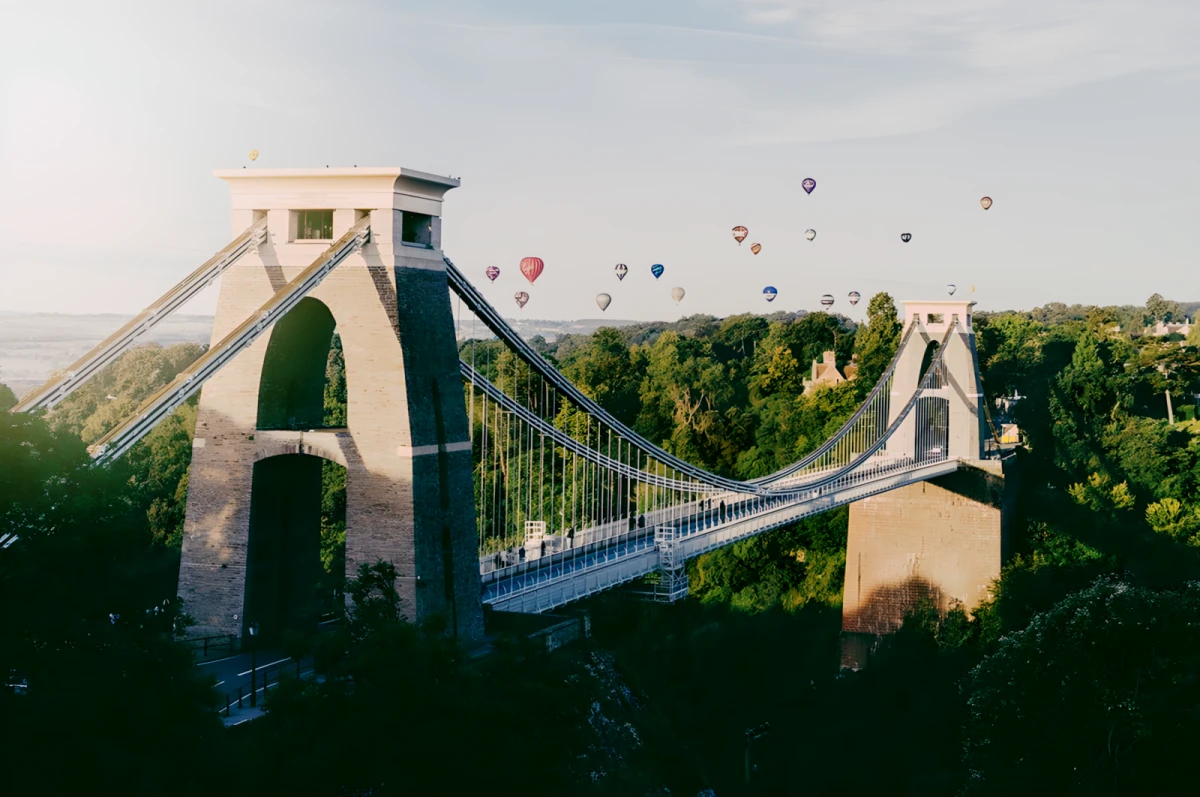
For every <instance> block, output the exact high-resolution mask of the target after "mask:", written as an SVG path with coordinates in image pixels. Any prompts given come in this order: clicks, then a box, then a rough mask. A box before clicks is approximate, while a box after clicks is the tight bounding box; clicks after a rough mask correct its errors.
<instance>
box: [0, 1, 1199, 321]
mask: <svg viewBox="0 0 1200 797" xmlns="http://www.w3.org/2000/svg"><path fill="white" fill-rule="evenodd" d="M0 4H2V5H3V6H4V19H5V27H6V28H7V29H9V30H19V31H21V35H20V36H19V37H8V38H6V41H5V46H4V47H3V48H0V240H2V246H0V311H38V312H42V311H45V312H51V311H62V312H72V313H99V312H117V313H126V314H132V313H134V312H136V311H138V310H140V309H141V308H142V307H143V306H145V305H146V304H148V303H149V302H151V301H152V300H153V299H154V298H155V297H157V296H158V295H159V294H161V293H162V292H163V291H165V290H166V289H167V288H169V287H170V286H171V285H173V284H174V283H175V282H176V281H178V280H179V279H181V278H182V277H183V276H185V275H186V274H187V273H188V272H190V271H191V270H192V269H193V268H195V267H196V266H197V265H198V264H199V263H201V262H203V261H204V260H205V259H207V258H208V257H210V256H211V255H212V254H213V253H214V252H215V251H217V250H218V249H220V248H221V247H222V246H223V245H224V244H225V243H227V241H228V238H229V231H230V224H229V216H228V213H229V198H228V193H227V189H226V186H225V184H224V183H223V182H222V181H220V180H218V179H216V178H215V177H213V175H212V172H213V170H215V169H223V168H237V167H240V166H250V167H251V168H285V167H321V166H325V165H342V166H348V165H359V166H368V165H371V166H405V167H410V168H415V169H419V170H423V171H428V172H434V173H438V174H450V175H454V176H461V178H462V186H461V187H460V188H457V189H454V190H453V191H451V192H450V193H449V194H448V195H447V197H446V202H445V205H444V207H443V214H444V215H443V249H444V251H445V252H446V253H447V254H448V255H449V256H450V257H451V258H452V259H453V260H454V261H455V262H456V263H457V264H458V265H459V267H460V268H462V269H463V270H464V271H466V273H467V274H468V275H469V276H471V277H472V278H474V279H475V280H476V282H477V284H484V287H485V290H486V294H487V295H488V297H489V298H490V299H492V300H493V302H494V303H496V304H498V305H499V306H500V307H501V309H502V310H504V312H505V313H506V314H509V315H517V314H518V313H519V314H522V315H524V316H527V317H530V318H547V319H573V318H596V317H598V316H600V315H601V313H600V312H599V310H598V309H597V307H596V305H595V297H596V294H597V293H599V292H602V291H603V292H608V293H610V294H612V296H613V301H612V305H611V306H610V307H609V308H608V311H607V316H611V317H614V318H633V319H646V320H650V319H662V318H677V317H679V316H680V315H682V314H686V313H695V312H705V313H712V314H715V315H728V314H731V313H737V312H748V311H753V312H766V311H767V310H768V309H769V310H772V311H774V310H792V309H800V308H806V309H818V308H819V301H820V298H821V296H822V294H825V293H830V294H833V295H834V296H835V297H836V298H837V304H836V305H835V306H834V310H840V311H843V312H846V313H847V314H848V315H850V316H851V317H861V316H862V314H863V311H864V310H865V307H866V301H865V300H864V301H863V302H862V303H861V304H860V305H859V306H858V307H856V308H850V307H849V306H848V304H847V302H846V300H845V297H846V295H847V293H848V292H849V291H851V290H857V291H859V292H861V293H862V294H863V295H864V297H869V296H870V295H873V294H874V293H876V292H877V291H881V290H885V291H888V292H889V293H891V294H892V295H893V296H894V297H895V298H897V299H928V298H941V297H943V296H945V290H946V288H945V286H946V284H947V283H954V284H957V286H958V291H959V294H958V295H959V296H963V295H969V297H970V298H972V299H974V300H976V301H977V302H978V303H979V307H980V308H982V309H1005V308H1019V309H1028V308H1032V307H1034V306H1036V305H1041V304H1045V303H1047V302H1050V301H1063V302H1067V303H1072V302H1080V303H1090V304H1140V303H1142V302H1144V300H1145V299H1146V297H1148V296H1149V295H1150V294H1151V293H1155V292H1158V293H1161V294H1163V295H1165V296H1167V297H1168V298H1174V299H1177V300H1184V301H1190V300H1200V258H1198V257H1197V252H1198V250H1200V235H1197V232H1196V231H1197V230H1200V223H1198V222H1197V216H1198V212H1197V211H1200V203H1198V202H1197V200H1196V198H1195V195H1194V194H1193V187H1194V186H1196V185H1197V184H1198V183H1200V157H1198V156H1197V152H1196V142H1197V141H1198V138H1197V130H1198V128H1200V46H1197V45H1196V42H1197V41H1200V2H1196V0H1139V2H1136V3H1134V2H1129V0H692V1H691V2H684V1H682V0H679V1H676V0H655V2H652V3H651V2H646V0H609V1H608V2H603V3H600V2H594V3H585V2H569V3H568V2H561V0H521V1H519V2H518V1H515V0H514V1H513V2H500V1H499V0H488V2H484V0H438V2H426V3H410V2H396V0H387V1H386V2H385V1H384V0H373V1H363V0H358V1H356V0H339V2H336V3H330V2H320V3H316V2H308V0H287V1H286V2H271V1H265V0H264V1H262V2H258V1H257V0H242V1H241V2H225V1H224V0H206V2H204V3H187V4H183V3H162V2H121V0H116V1H115V2H106V3H95V2H90V0H89V2H79V1H78V0H70V1H69V2H59V3H45V2H40V0H39V1H37V2H26V0H0ZM252 148H253V149H257V150H258V151H259V153H260V155H259V158H258V160H257V161H256V162H254V163H253V164H251V162H250V161H249V159H248V155H247V153H248V152H249V151H250V150H251V149H252ZM805 177H812V178H814V179H815V180H816V181H817V188H816V190H815V191H814V192H813V193H812V194H811V195H807V194H805V193H804V191H803V190H802V189H801V187H800V183H801V180H803V178H805ZM984 195H988V196H990V197H992V199H993V200H994V202H995V204H994V205H993V207H992V208H991V209H990V210H988V211H986V212H985V211H984V210H983V209H982V208H981V207H980V205H979V199H980V197H982V196H984ZM739 224H740V225H745V226H746V227H748V228H749V230H750V235H749V238H748V240H747V241H746V242H745V244H744V245H742V246H740V247H739V246H738V245H737V244H736V242H735V241H734V240H733V237H732V235H731V232H730V230H731V228H732V227H733V226H735V225H739ZM809 228H812V229H815V230H816V232H817V236H816V239H815V240H814V241H812V242H811V243H810V242H808V241H807V240H805V236H804V232H805V230H806V229H809ZM904 232H908V233H911V235H912V240H911V241H910V242H909V243H907V244H905V243H902V242H901V240H900V234H901V233H904ZM753 242H758V243H761V244H762V251H761V253H760V254H759V255H757V256H754V255H752V254H751V253H750V251H749V245H750V244H751V243H753ZM528 255H536V256H539V257H541V258H543V260H544V261H545V263H546V270H545V272H544V274H543V275H542V277H541V278H540V279H539V280H538V282H537V284H536V285H534V286H532V287H531V286H528V285H527V284H526V283H525V282H524V280H523V279H521V278H520V276H519V273H518V270H517V266H518V263H519V261H520V259H521V258H522V257H525V256H528ZM616 263H626V264H628V266H629V269H630V274H629V276H628V277H627V278H626V279H625V280H624V281H623V282H618V281H617V279H616V278H615V276H614V275H613V266H614V265H615V264H616ZM653 263H661V264H663V266H664V267H665V273H664V274H663V276H662V278H661V279H659V280H655V279H654V278H653V276H652V275H651V274H650V271H649V267H650V265H651V264H653ZM489 265H496V266H499V267H500V269H501V271H502V276H501V278H500V279H499V280H497V282H496V283H495V284H494V285H491V284H486V283H487V281H486V278H485V277H484V275H483V272H484V269H485V268H486V267H487V266H489ZM766 285H773V286H775V287H776V288H777V289H778V291H779V296H778V299H777V300H776V301H775V302H774V303H773V304H772V305H769V306H768V305H767V304H766V303H765V302H764V301H763V298H762V288H763V287H764V286H766ZM676 286H679V287H683V288H685V290H686V291H687V295H686V297H685V299H684V301H683V302H682V303H681V304H680V305H679V306H676V305H675V303H674V302H673V301H672V300H671V298H670V292H671V289H672V288H673V287H676ZM971 286H974V288H975V292H974V293H971V292H970V288H971ZM516 290H527V291H528V292H529V293H530V294H531V300H530V303H529V304H528V305H527V306H526V307H525V309H524V310H523V311H518V310H517V308H516V305H515V304H514V303H513V301H512V294H513V293H514V292H515V291H516ZM214 301H215V297H214V295H213V294H212V292H211V291H210V292H209V293H207V294H206V295H205V296H203V297H201V298H200V299H198V300H196V301H195V302H193V304H192V305H191V306H189V308H188V310H189V311H191V312H211V310H212V307H213V305H214Z"/></svg>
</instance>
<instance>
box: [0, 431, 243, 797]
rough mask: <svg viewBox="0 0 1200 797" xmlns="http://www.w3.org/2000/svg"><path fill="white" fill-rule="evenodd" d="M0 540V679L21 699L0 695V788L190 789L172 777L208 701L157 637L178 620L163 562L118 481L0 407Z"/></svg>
mask: <svg viewBox="0 0 1200 797" xmlns="http://www.w3.org/2000/svg"><path fill="white" fill-rule="evenodd" d="M0 533H13V534H16V535H17V540H16V541H15V542H14V543H12V544H11V545H10V546H9V547H7V548H2V549H0V606H3V607H4V611H3V612H0V674H3V676H4V677H5V678H6V681H5V682H6V683H7V682H9V681H8V679H14V678H15V679H18V680H19V679H25V680H26V681H27V683H28V691H27V693H26V694H21V695H16V694H14V693H13V692H12V691H11V690H9V689H7V688H6V689H3V690H0V716H3V717H4V721H3V725H4V727H5V729H6V730H8V731H13V732H10V733H6V734H4V739H5V741H4V753H5V757H6V760H7V761H9V762H13V765H10V766H5V767H0V791H2V792H3V793H5V794H83V793H88V792H91V791H94V790H95V784H96V783H97V782H106V783H121V784H123V785H122V788H123V789H124V790H126V791H129V792H131V793H139V794H154V793H162V792H163V791H164V790H165V789H166V788H167V786H166V784H170V783H173V784H174V785H173V786H172V787H171V788H170V791H172V792H175V793H181V794H193V793H199V786H198V783H196V782H195V781H189V780H187V779H184V780H183V781H176V778H177V773H178V772H180V771H184V770H185V769H186V768H187V767H189V766H190V763H189V762H191V761H193V755H194V749H195V746H196V745H204V744H207V743H214V742H215V740H216V735H217V734H218V733H219V729H220V724H219V722H218V721H217V720H216V718H215V716H214V715H213V714H212V713H211V711H210V710H209V709H210V706H211V705H212V699H213V693H212V692H211V691H210V688H209V683H208V682H207V681H206V680H205V679H204V678H203V677H202V676H201V675H200V674H199V673H197V672H196V671H195V670H193V669H192V667H191V664H192V661H191V654H190V653H189V652H188V651H186V650H184V649H181V648H179V647H177V646H175V645H174V644H172V642H171V637H172V633H173V632H174V631H175V630H177V629H180V628H182V627H183V625H184V624H185V623H186V617H185V616H184V615H183V614H182V612H181V608H182V607H181V605H180V603H179V602H178V601H177V600H175V598H174V567H175V566H176V564H177V560H176V559H175V558H174V555H173V552H172V551H170V550H168V549H167V548H166V547H165V546H163V545H161V544H158V543H156V542H155V540H154V538H153V536H152V535H151V533H150V530H149V528H148V527H147V523H146V515H145V511H144V510H143V509H142V508H141V507H140V505H138V503H137V502H136V501H135V500H133V499H132V498H131V496H130V495H129V491H128V490H127V489H126V482H125V479H124V475H123V474H122V473H120V472H118V471H114V470H109V469H104V468H94V467H92V465H91V461H90V459H89V457H88V455H87V452H86V451H85V449H84V445H83V443H82V442H81V441H80V440H79V438H78V437H76V436H75V435H73V434H71V433H70V432H67V431H60V430H55V429H53V428H51V427H49V426H47V425H46V423H44V422H43V421H42V420H41V419H40V418H37V417H31V416H29V415H25V414H22V415H10V414H8V413H0ZM167 574H169V575H167ZM17 729H19V733H17V732H15V731H16V730H17ZM164 739H188V740H189V742H188V744H186V745H183V744H164V743H163V740H164ZM64 750H71V751H72V753H71V762H72V763H71V765H70V766H62V751H64ZM16 762H20V764H19V765H16Z"/></svg>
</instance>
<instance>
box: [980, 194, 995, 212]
mask: <svg viewBox="0 0 1200 797" xmlns="http://www.w3.org/2000/svg"><path fill="white" fill-rule="evenodd" d="M979 204H981V205H983V209H984V210H987V209H988V208H990V207H991V206H992V198H991V197H990V196H985V197H984V198H983V199H981V200H979Z"/></svg>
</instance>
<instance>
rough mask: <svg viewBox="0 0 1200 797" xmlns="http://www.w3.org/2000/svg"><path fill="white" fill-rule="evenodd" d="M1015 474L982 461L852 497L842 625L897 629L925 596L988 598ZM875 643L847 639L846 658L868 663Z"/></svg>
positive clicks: (968, 603)
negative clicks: (1009, 475)
mask: <svg viewBox="0 0 1200 797" xmlns="http://www.w3.org/2000/svg"><path fill="white" fill-rule="evenodd" d="M1009 482H1010V480H1006V478H1005V473H1004V469H1003V468H1002V466H1001V463H1000V462H997V461H980V462H978V463H973V465H972V466H967V467H964V468H963V469H961V470H959V471H958V472H957V473H954V474H951V475H949V476H944V477H942V478H939V479H936V480H933V481H928V482H920V483H918V484H912V485H908V486H906V487H902V488H900V489H897V490H892V491H891V492H887V493H884V494H881V495H877V496H872V497H870V498H866V499H863V500H862V501H857V502H855V503H854V504H852V505H851V506H850V530H849V539H848V541H847V546H846V582H845V587H844V591H843V599H842V630H843V632H844V633H845V634H851V635H870V636H871V637H877V636H879V635H882V634H888V633H892V632H894V631H896V630H897V629H898V628H899V627H900V625H901V623H902V621H903V618H904V613H905V611H906V610H907V609H909V608H910V607H911V606H913V605H914V604H915V603H916V602H917V601H918V600H920V599H921V598H930V599H932V600H933V601H934V603H935V604H936V605H937V607H938V609H939V610H940V611H941V612H943V613H944V612H945V611H946V610H947V609H949V608H950V605H951V602H952V601H954V600H958V601H961V602H962V604H963V605H964V606H965V607H966V608H967V610H968V611H970V610H971V609H973V608H975V607H976V606H978V605H979V603H980V602H981V601H983V600H985V599H987V598H989V597H990V596H991V592H990V588H991V583H992V580H993V579H995V578H997V577H998V576H999V575H1000V566H1001V564H1002V562H1003V556H1004V554H1005V532H1006V527H1007V525H1008V517H1009V515H1010V510H1011V505H1012V500H1013V489H1012V484H1011V483H1009ZM870 647H873V645H869V644H868V645H864V643H863V640H861V639H859V640H856V641H854V642H853V643H851V644H844V645H843V666H850V667H858V666H862V664H864V663H865V662H863V661H862V660H861V659H862V658H863V655H864V652H865V650H866V649H867V648H870ZM847 657H848V658H849V659H852V661H848V660H847Z"/></svg>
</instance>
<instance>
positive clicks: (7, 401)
mask: <svg viewBox="0 0 1200 797" xmlns="http://www.w3.org/2000/svg"><path fill="white" fill-rule="evenodd" d="M15 406H17V396H16V394H15V393H13V392H12V388H10V387H9V386H8V385H6V384H4V383H3V382H0V412H8V411H9V410H11V409H12V408H13V407H15Z"/></svg>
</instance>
